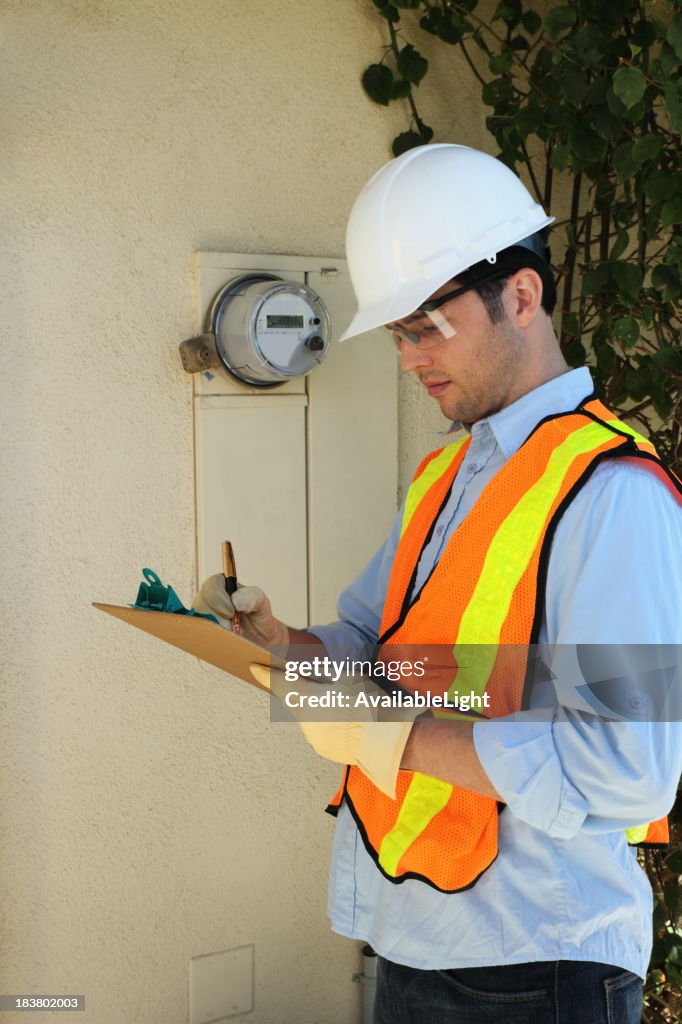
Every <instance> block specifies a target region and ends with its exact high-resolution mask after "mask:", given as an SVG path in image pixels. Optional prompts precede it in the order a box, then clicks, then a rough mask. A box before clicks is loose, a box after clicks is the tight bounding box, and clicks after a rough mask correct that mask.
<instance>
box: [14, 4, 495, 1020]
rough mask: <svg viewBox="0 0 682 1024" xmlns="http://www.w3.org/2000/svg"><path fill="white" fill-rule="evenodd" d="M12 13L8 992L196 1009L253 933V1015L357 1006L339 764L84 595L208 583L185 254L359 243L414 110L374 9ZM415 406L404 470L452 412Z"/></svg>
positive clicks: (471, 96) (405, 440)
mask: <svg viewBox="0 0 682 1024" xmlns="http://www.w3.org/2000/svg"><path fill="white" fill-rule="evenodd" d="M3 10H4V14H3V16H2V28H1V37H0V42H1V45H2V49H3V72H2V76H3V81H2V84H1V89H0V93H1V94H2V96H3V105H4V113H3V120H2V124H3V127H2V146H1V147H0V150H1V156H0V161H1V163H2V174H1V180H2V189H3V193H4V197H5V203H6V206H5V214H4V217H3V221H4V223H3V228H2V232H1V233H0V254H1V259H2V280H3V287H2V292H1V295H0V305H1V307H2V323H3V326H4V333H5V341H4V355H5V359H4V371H3V374H2V377H3V382H2V399H1V402H0V417H1V419H0V422H1V425H2V455H3V467H4V472H3V485H4V487H3V491H4V498H3V506H2V520H3V522H2V531H1V534H0V544H1V546H2V549H1V550H2V565H3V567H4V572H3V587H2V597H3V603H4V609H3V613H4V627H3V630H2V640H1V642H2V648H3V650H2V659H3V660H2V664H3V683H2V742H1V743H0V769H1V772H2V775H1V786H2V799H1V802H0V806H1V811H0V813H1V815H2V818H1V826H2V832H3V841H2V848H1V852H0V879H1V885H2V890H1V893H0V906H2V928H3V935H2V941H3V949H2V952H1V953H0V991H2V992H5V993H19V992H33V993H40V992H44V993H50V992H74V993H85V994H86V998H87V1005H88V1010H87V1020H89V1021H91V1022H93V1024H119V1022H131V1024H133V1022H135V1024H138V1022H143V1021H144V1022H145V1024H157V1022H158V1024H162V1022H163V1024H183V1022H185V1021H186V1020H187V978H188V960H189V958H190V957H194V956H198V955H200V954H202V953H208V952H212V951H215V950H220V949H225V948H231V947H237V946H241V945H248V944H254V946H255V1010H254V1012H253V1013H252V1014H251V1015H250V1016H249V1017H248V1018H246V1019H248V1020H252V1021H254V1022H257V1024H266V1022H273V1024H274V1022H277V1024H282V1022H285V1021H291V1022H295V1024H306V1022H315V1024H326V1022H330V1024H331V1022H339V1024H340V1022H351V1021H355V1020H358V1019H359V1013H360V1002H361V992H360V986H358V985H353V984H352V983H351V980H350V976H351V973H352V971H353V970H357V969H358V968H359V964H360V961H359V953H358V950H359V946H358V944H357V943H354V942H350V941H348V940H346V939H342V938H340V937H337V936H334V935H333V934H332V933H331V932H330V929H329V925H328V921H327V918H326V914H325V902H326V871H327V863H328V857H329V846H330V839H331V833H332V821H331V819H330V818H328V817H327V816H325V815H323V814H322V813H321V808H322V807H323V805H324V803H325V802H326V799H327V797H328V796H329V794H330V792H331V790H332V789H333V788H334V787H335V784H336V778H337V772H336V770H335V768H334V767H332V766H331V765H329V764H327V763H326V762H322V761H320V760H318V759H317V758H316V757H315V756H314V755H313V754H312V753H311V752H309V751H308V749H307V748H306V747H305V745H304V743H303V742H302V740H301V738H300V737H299V735H298V734H297V732H296V731H294V730H293V729H292V730H282V729H280V730H279V731H278V733H277V735H276V736H275V735H274V734H273V732H272V726H271V725H270V724H269V723H268V722H267V720H266V719H265V716H264V715H263V714H257V713H256V695H255V694H253V693H252V692H251V691H248V690H247V689H246V688H245V687H240V688H235V689H234V690H233V691H231V692H230V695H229V699H227V698H226V689H225V682H224V677H221V674H220V673H219V672H218V671H217V670H213V669H211V668H209V667H201V666H200V665H199V664H198V663H197V662H195V661H192V660H190V659H189V658H187V657H186V656H184V655H182V654H180V653H176V652H173V651H172V650H171V649H170V648H168V647H166V646H164V645H162V644H156V643H153V642H152V641H149V640H148V639H147V638H145V637H139V638H138V637H137V636H132V635H127V634H126V631H125V630H124V628H123V627H121V626H119V625H118V624H115V623H113V622H111V621H110V620H107V619H105V617H104V616H102V615H100V614H99V613H98V612H96V611H94V610H93V609H92V608H91V607H90V602H91V601H92V600H96V599H102V600H112V601H120V602H122V603H124V602H126V601H129V600H132V597H133V594H134V590H135V587H136V585H137V579H138V571H139V567H140V566H142V565H151V566H153V567H155V568H156V569H157V571H159V572H160V573H161V574H162V575H163V576H164V578H168V579H170V580H171V581H172V582H173V583H174V585H175V586H176V588H177V590H178V591H179V593H180V594H181V595H182V596H184V597H185V598H187V597H188V596H189V595H190V594H191V589H192V580H193V576H194V561H193V559H194V492H193V462H192V460H193V454H192V452H193V449H192V408H191V382H190V379H189V378H188V377H187V376H186V375H185V373H184V372H183V370H182V369H181V366H180V362H179V358H178V353H177V344H178V342H179V341H180V340H181V339H182V338H184V337H186V336H188V334H190V333H191V331H192V329H193V328H194V326H195V323H194V317H195V299H194V282H193V278H192V272H191V253H192V252H193V251H194V250H200V249H201V250H207V249H216V250H224V251H244V252H258V251H265V252H276V253H277V252H287V253H294V254H313V255H326V254H338V255H342V253H343V234H344V224H345V218H346V215H347V212H348V209H349V207H350V205H351V203H352V200H353V198H354V195H355V193H356V192H357V190H358V188H359V187H360V185H361V184H362V183H363V181H364V180H365V179H366V178H367V177H368V176H369V174H370V173H371V172H372V171H373V170H374V169H375V168H376V167H377V166H379V165H380V164H381V163H382V162H383V161H384V160H385V159H386V158H387V156H388V144H389V142H390V139H391V138H392V137H393V135H394V134H396V133H397V132H398V131H399V130H403V129H404V127H406V122H407V115H406V111H405V109H404V108H402V107H401V106H398V105H395V106H393V107H391V108H390V109H389V110H384V109H380V108H378V107H376V106H374V105H373V104H371V103H370V102H369V101H368V100H367V99H366V98H365V97H364V96H363V94H362V92H361V90H360V87H359V76H360V73H361V71H362V70H363V68H364V67H365V66H366V64H367V63H369V62H370V61H372V60H375V59H377V57H378V56H379V54H380V52H381V51H380V47H381V46H382V44H383V43H384V41H385V40H384V37H383V35H382V27H381V25H380V23H379V22H378V20H377V18H376V16H375V14H374V12H373V8H372V6H371V4H370V2H369V0H345V2H343V3H339V2H338V0H251V2H249V3H242V2H237V0H201V2H200V0H188V2H187V0H184V2H178V0H165V2H163V3H162V2H161V0H118V2H117V0H6V2H5V4H4V5H3ZM453 60H454V57H453V55H452V53H450V54H449V55H447V58H446V57H443V56H442V55H441V56H440V57H439V59H438V62H437V64H436V66H435V68H434V72H433V75H432V76H431V78H430V84H429V85H428V86H426V85H425V86H424V90H425V91H426V101H427V102H425V109H426V107H427V106H428V103H429V102H430V104H431V106H430V110H431V111H432V112H433V116H434V123H439V124H440V125H441V126H443V135H442V137H443V138H447V139H449V140H450V141H455V140H457V141H466V142H468V143H470V144H474V145H477V144H483V143H485V136H484V129H483V121H482V114H481V111H480V108H479V107H478V102H477V95H478V90H477V87H475V84H473V83H472V81H471V78H470V76H469V75H468V74H464V73H461V94H460V100H459V102H458V103H457V109H456V110H454V109H453V110H452V111H450V110H449V109H448V107H447V105H444V104H443V102H442V101H439V100H437V98H436V96H435V92H436V90H437V89H438V88H439V86H440V85H441V84H442V82H443V80H444V78H445V79H449V78H452V76H455V80H457V79H458V76H460V71H459V70H458V67H457V64H456V63H448V62H452V61H453ZM446 129H447V134H445V130H446ZM401 399H402V409H403V415H402V426H401V453H402V454H401V479H402V484H403V486H404V485H405V482H406V480H407V479H408V478H409V474H410V472H411V469H412V467H413V466H414V464H415V462H416V461H417V459H418V457H419V456H420V455H421V454H422V453H423V452H424V451H426V450H428V449H429V448H431V447H433V445H434V443H435V442H434V436H433V429H434V428H436V429H437V428H439V427H440V426H441V422H440V417H439V416H438V414H437V412H436V413H435V414H434V411H433V410H431V409H429V408H428V404H427V402H426V401H425V400H424V396H423V395H421V394H420V393H419V389H417V388H415V387H414V386H412V385H411V384H409V383H408V384H404V385H402V392H401ZM436 440H437V439H436ZM342 443H343V440H342V438H340V439H339V444H342ZM128 632H130V631H128ZM124 634H125V635H124ZM15 1019H16V1020H19V1019H22V1020H23V1017H21V1018H19V1016H18V1015H14V1014H12V1013H9V1014H6V1015H4V1020H6V1022H7V1024H11V1022H12V1021H14V1020H15ZM40 1019H43V1018H42V1017H41V1018H40ZM72 1019H73V1020H75V1021H78V1022H80V1021H82V1016H81V1015H69V1014H65V1015H64V1016H63V1017H61V1018H60V1020H63V1021H64V1024H66V1022H67V1021H68V1020H72Z"/></svg>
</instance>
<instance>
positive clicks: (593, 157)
mask: <svg viewBox="0 0 682 1024" xmlns="http://www.w3.org/2000/svg"><path fill="white" fill-rule="evenodd" d="M568 144H569V146H570V147H571V149H572V150H573V152H574V153H575V155H576V156H577V157H578V158H579V159H580V160H584V161H585V162H586V163H593V162H594V161H597V160H601V159H602V158H603V157H604V156H605V154H606V140H605V139H603V138H602V137H601V136H600V135H598V134H597V132H595V131H592V129H591V128H589V127H588V126H587V125H585V124H584V122H582V121H575V122H574V123H573V124H572V125H571V126H570V128H569V129H568Z"/></svg>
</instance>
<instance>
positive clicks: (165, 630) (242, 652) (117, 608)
mask: <svg viewBox="0 0 682 1024" xmlns="http://www.w3.org/2000/svg"><path fill="white" fill-rule="evenodd" d="M93 607H94V608H99V610H100V611H102V612H106V613H107V615H113V616H114V618H115V619H120V620H121V621H122V622H127V623H128V625H130V626H135V628H136V629H141V630H143V631H144V632H145V633H150V634H151V636H156V637H158V638H159V640H165V641H166V643H167V644H172V645H173V647H179V648H180V650H182V651H187V653H188V654H193V655H194V656H195V658H201V660H202V661H207V662H208V663H209V665H215V667H216V668H221V669H222V670H223V672H229V673H230V675H233V676H238V677H239V678H240V679H243V680H244V682H245V683H248V684H249V685H250V686H255V687H256V688H257V689H259V690H264V691H265V692H266V693H269V692H270V691H269V690H268V688H267V687H266V686H261V684H260V683H257V682H256V680H255V679H254V678H253V676H252V675H251V672H250V671H249V665H252V664H256V665H272V667H273V668H284V661H283V660H282V659H281V658H276V657H274V656H273V655H271V654H269V653H268V651H266V650H264V649H263V648H262V647H259V646H258V645H257V644H254V643H251V641H250V640H245V639H244V637H242V636H236V635H235V634H234V633H230V631H229V630H227V629H223V628H222V626H219V625H218V624H217V623H215V622H211V621H210V620H209V619H200V618H198V617H197V616H196V615H175V614H173V613H170V612H155V611H147V610H146V609H144V608H129V607H127V606H126V605H119V604H100V603H99V602H97V601H93Z"/></svg>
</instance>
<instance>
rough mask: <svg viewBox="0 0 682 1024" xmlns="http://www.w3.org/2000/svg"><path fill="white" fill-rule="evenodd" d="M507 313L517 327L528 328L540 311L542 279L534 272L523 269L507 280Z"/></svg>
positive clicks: (526, 268) (528, 268)
mask: <svg viewBox="0 0 682 1024" xmlns="http://www.w3.org/2000/svg"><path fill="white" fill-rule="evenodd" d="M507 300H508V302H509V306H508V308H507V312H508V314H509V316H510V317H511V319H512V320H513V321H514V323H515V324H516V326H517V327H528V325H529V324H531V323H532V322H533V320H534V319H535V317H536V316H537V315H538V313H539V312H540V311H541V310H542V278H541V277H540V275H539V274H538V272H537V271H536V270H532V269H531V268H530V267H523V269H522V270H517V272H516V273H515V274H513V275H512V277H510V279H509V287H508V289H507Z"/></svg>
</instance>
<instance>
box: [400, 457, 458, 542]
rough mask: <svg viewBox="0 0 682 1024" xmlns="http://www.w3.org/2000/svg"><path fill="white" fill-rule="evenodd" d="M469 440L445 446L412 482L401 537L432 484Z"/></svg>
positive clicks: (406, 499)
mask: <svg viewBox="0 0 682 1024" xmlns="http://www.w3.org/2000/svg"><path fill="white" fill-rule="evenodd" d="M468 440H469V438H467V437H464V438H462V440H461V441H455V442H454V444H449V445H447V447H446V448H443V450H442V452H439V454H438V455H436V456H434V458H432V459H431V461H430V462H429V464H428V465H427V466H426V468H425V469H424V471H423V472H422V473H420V474H419V476H418V477H417V479H416V480H414V481H413V482H412V483H411V484H410V489H409V490H408V492H407V497H406V498H405V510H404V512H403V524H402V527H401V530H400V536H401V537H402V535H403V534H404V533H405V530H406V529H407V527H408V526H409V525H410V521H411V519H412V516H413V515H414V513H415V512H416V511H417V506H418V505H419V502H420V501H421V500H422V498H423V497H424V495H425V494H426V492H427V491H428V489H429V488H430V487H431V485H432V484H434V483H435V482H436V480H438V478H439V477H441V476H442V475H443V474H444V473H446V472H447V470H448V469H449V467H450V466H451V465H452V463H453V460H454V459H455V457H456V455H457V453H458V452H459V450H460V448H461V447H462V445H463V444H466V442H467V441H468Z"/></svg>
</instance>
